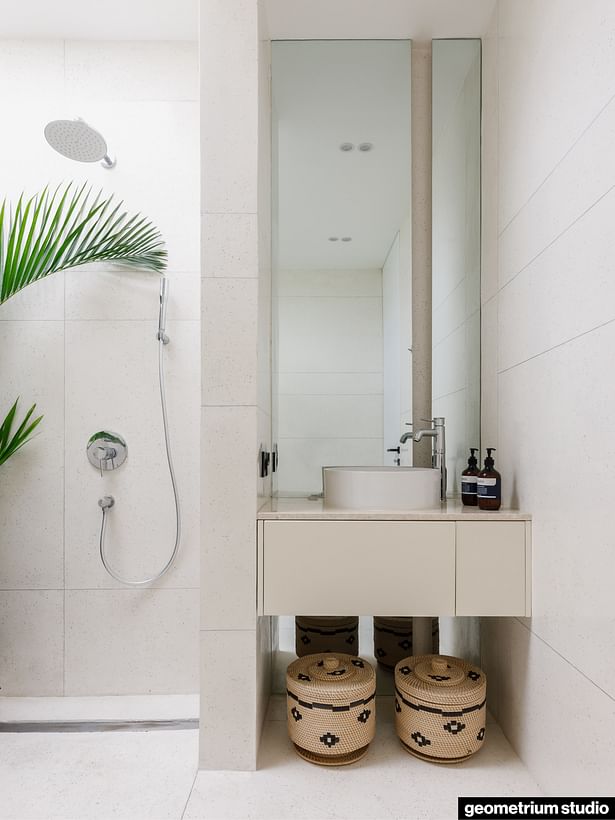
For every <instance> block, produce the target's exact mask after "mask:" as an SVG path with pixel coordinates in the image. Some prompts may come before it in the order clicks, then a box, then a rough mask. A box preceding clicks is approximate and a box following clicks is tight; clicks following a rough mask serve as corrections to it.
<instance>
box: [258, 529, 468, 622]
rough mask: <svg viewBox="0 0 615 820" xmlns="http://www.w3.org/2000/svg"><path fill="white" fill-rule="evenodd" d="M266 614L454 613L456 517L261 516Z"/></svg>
mask: <svg viewBox="0 0 615 820" xmlns="http://www.w3.org/2000/svg"><path fill="white" fill-rule="evenodd" d="M264 524H265V526H264V530H263V532H264V536H263V548H262V551H261V553H260V556H261V561H262V567H261V568H260V577H261V583H262V590H263V595H262V600H261V606H262V614H264V615H294V614H301V615H358V614H363V613H369V614H373V615H417V616H421V615H453V614H454V612H455V524H454V523H453V522H448V521H426V522H423V521H410V522H408V521H265V522H264Z"/></svg>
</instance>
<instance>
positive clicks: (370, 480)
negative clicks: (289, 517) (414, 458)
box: [322, 467, 440, 510]
mask: <svg viewBox="0 0 615 820" xmlns="http://www.w3.org/2000/svg"><path fill="white" fill-rule="evenodd" d="M322 474H323V490H324V501H325V507H334V508H336V509H339V510H426V509H430V508H433V507H439V505H440V471H439V470H434V469H431V468H430V467H323V468H322Z"/></svg>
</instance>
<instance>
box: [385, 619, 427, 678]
mask: <svg viewBox="0 0 615 820" xmlns="http://www.w3.org/2000/svg"><path fill="white" fill-rule="evenodd" d="M431 640H432V648H431V651H432V652H434V653H437V652H438V648H439V647H438V644H439V641H440V629H439V626H438V619H437V618H432V620H431ZM411 654H412V618H380V617H378V616H376V615H374V657H375V658H376V660H377V661H378V663H379V664H380V666H383V667H384V668H385V669H390V670H391V671H392V670H393V669H395V664H396V663H399V661H400V660H402V658H407V657H408V655H411Z"/></svg>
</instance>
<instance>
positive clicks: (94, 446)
mask: <svg viewBox="0 0 615 820" xmlns="http://www.w3.org/2000/svg"><path fill="white" fill-rule="evenodd" d="M86 452H87V455H88V461H89V462H90V464H91V465H92V466H93V467H96V469H97V470H100V475H101V477H102V474H103V470H116V469H117V468H118V467H121V465H122V464H123V463H124V462H125V461H126V456H127V455H128V447H127V446H126V441H125V440H124V439H123V438H122V436H120V435H119V434H118V433H109V432H108V431H106V430H101V431H100V432H99V433H94V435H93V436H91V437H90V440H89V441H88V444H87V447H86Z"/></svg>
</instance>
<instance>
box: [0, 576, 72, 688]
mask: <svg viewBox="0 0 615 820" xmlns="http://www.w3.org/2000/svg"><path fill="white" fill-rule="evenodd" d="M63 620H64V593H63V592H62V591H61V590H25V589H24V590H10V591H3V592H2V594H0V669H1V671H0V686H2V694H3V695H9V696H10V695H61V694H63V689H64V657H63V629H62V625H63Z"/></svg>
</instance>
